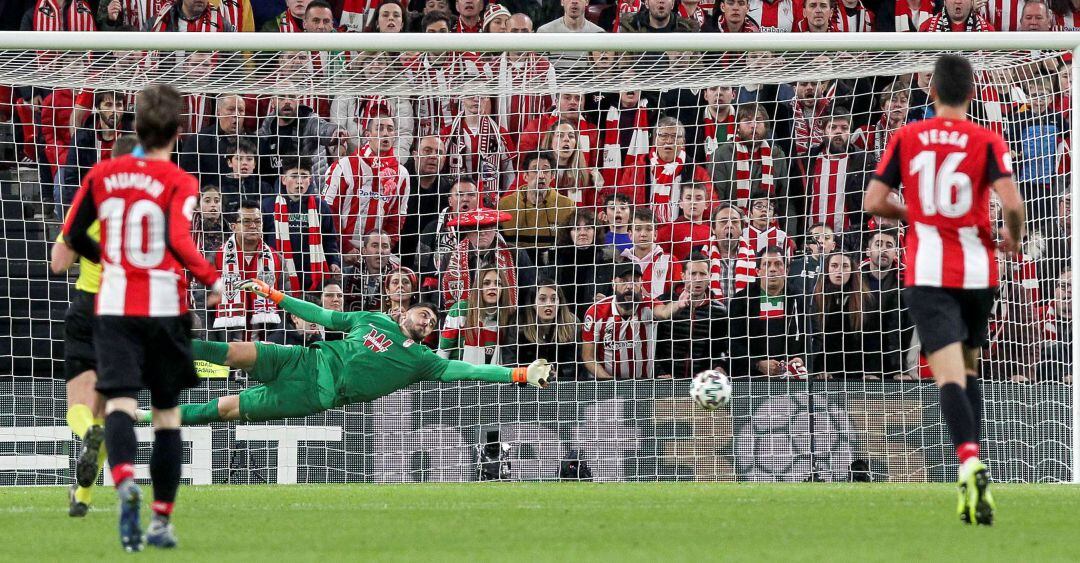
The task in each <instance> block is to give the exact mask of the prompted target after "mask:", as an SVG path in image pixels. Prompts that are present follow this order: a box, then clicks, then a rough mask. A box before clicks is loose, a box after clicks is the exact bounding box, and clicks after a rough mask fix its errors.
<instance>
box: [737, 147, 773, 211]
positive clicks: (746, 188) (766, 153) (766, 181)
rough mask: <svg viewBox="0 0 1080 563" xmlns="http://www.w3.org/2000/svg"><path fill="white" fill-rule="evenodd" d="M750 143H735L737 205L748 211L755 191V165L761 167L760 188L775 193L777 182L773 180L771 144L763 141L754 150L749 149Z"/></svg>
mask: <svg viewBox="0 0 1080 563" xmlns="http://www.w3.org/2000/svg"><path fill="white" fill-rule="evenodd" d="M747 144H748V143H735V205H736V206H738V207H740V208H742V210H743V212H746V211H748V209H747V206H748V205H749V204H750V193H751V192H752V191H753V190H754V184H753V180H752V178H753V167H754V163H759V164H760V165H761V182H760V188H761V189H762V190H764V191H765V192H766V193H770V194H771V193H773V192H774V190H775V187H776V182H775V180H774V179H773V160H772V147H770V146H769V143H767V142H765V141H761V142H760V143H757V144H756V145H754V146H753V150H751V149H750V148H747V146H746V145H747Z"/></svg>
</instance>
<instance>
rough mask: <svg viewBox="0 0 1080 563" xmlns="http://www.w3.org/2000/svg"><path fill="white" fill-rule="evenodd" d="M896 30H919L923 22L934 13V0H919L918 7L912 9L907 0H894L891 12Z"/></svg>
mask: <svg viewBox="0 0 1080 563" xmlns="http://www.w3.org/2000/svg"><path fill="white" fill-rule="evenodd" d="M893 13H894V14H895V16H894V22H895V25H896V31H919V28H921V27H922V24H923V22H925V21H926V20H928V19H930V17H931V16H933V15H934V0H919V7H918V9H916V10H912V9H911V6H909V5H908V0H896V11H895V12H893Z"/></svg>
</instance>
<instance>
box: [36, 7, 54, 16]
mask: <svg viewBox="0 0 1080 563" xmlns="http://www.w3.org/2000/svg"><path fill="white" fill-rule="evenodd" d="M38 11H39V12H41V13H42V14H45V15H46V16H47V17H50V18H51V17H53V16H55V15H56V11H55V10H53V7H52V6H50V5H48V4H42V5H41V7H39V8H38Z"/></svg>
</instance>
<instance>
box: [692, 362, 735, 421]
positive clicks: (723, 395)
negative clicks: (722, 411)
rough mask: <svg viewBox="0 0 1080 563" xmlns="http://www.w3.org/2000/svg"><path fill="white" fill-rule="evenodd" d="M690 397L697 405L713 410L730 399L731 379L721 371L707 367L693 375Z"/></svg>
mask: <svg viewBox="0 0 1080 563" xmlns="http://www.w3.org/2000/svg"><path fill="white" fill-rule="evenodd" d="M690 397H691V398H692V399H694V402H695V403H697V404H698V406H699V407H701V408H703V409H705V410H709V411H714V410H716V409H718V408H720V407H721V406H723V405H726V404H728V401H730V400H731V381H730V380H728V377H727V376H726V375H724V374H723V373H721V372H719V371H716V370H714V369H707V370H705V371H703V372H701V373H699V374H697V375H695V376H694V381H693V382H692V383H690Z"/></svg>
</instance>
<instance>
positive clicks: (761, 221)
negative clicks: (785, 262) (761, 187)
mask: <svg viewBox="0 0 1080 563" xmlns="http://www.w3.org/2000/svg"><path fill="white" fill-rule="evenodd" d="M772 202H773V200H772V198H770V197H769V196H768V194H766V193H765V192H762V191H757V192H754V193H752V194H751V195H750V221H749V224H748V225H747V226H746V229H744V230H743V234H742V236H743V238H744V239H746V244H747V246H749V247H750V250H751V251H753V252H755V253H760V252H761V251H762V250H765V249H766V248H768V247H770V246H776V247H779V248H782V249H784V256H785V257H787V256H791V254H792V253H793V252H794V250H795V242H794V241H792V240H791V237H789V236H788V234H787V232H786V231H784V230H783V229H781V228H780V227H778V226H777V221H776V216H775V214H774V213H775V211H774V209H773V203H772Z"/></svg>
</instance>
